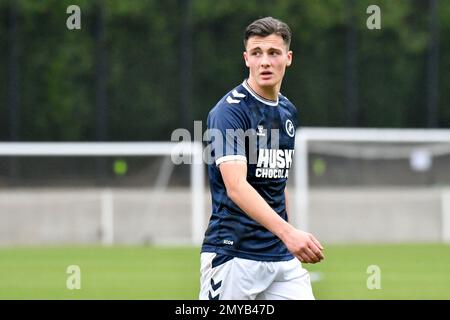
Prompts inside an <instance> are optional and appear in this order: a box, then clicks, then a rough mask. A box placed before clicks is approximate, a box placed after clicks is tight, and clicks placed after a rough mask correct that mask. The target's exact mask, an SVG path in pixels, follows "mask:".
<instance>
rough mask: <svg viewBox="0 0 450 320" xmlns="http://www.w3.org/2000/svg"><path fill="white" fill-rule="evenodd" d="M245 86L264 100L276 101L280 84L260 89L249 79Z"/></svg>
mask: <svg viewBox="0 0 450 320" xmlns="http://www.w3.org/2000/svg"><path fill="white" fill-rule="evenodd" d="M247 84H248V85H249V87H250V88H252V90H253V91H255V92H256V93H257V94H258V95H259V96H261V97H263V98H264V99H267V100H272V101H277V98H278V93H279V92H280V84H278V85H276V86H273V87H260V86H258V85H257V84H256V82H255V81H253V79H252V78H251V77H250V78H249V79H248V80H247Z"/></svg>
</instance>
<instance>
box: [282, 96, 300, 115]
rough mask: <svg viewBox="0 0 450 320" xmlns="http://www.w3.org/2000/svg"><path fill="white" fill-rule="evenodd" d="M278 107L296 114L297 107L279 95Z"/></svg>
mask: <svg viewBox="0 0 450 320" xmlns="http://www.w3.org/2000/svg"><path fill="white" fill-rule="evenodd" d="M279 105H280V106H281V107H283V108H285V109H287V110H288V111H290V112H291V113H297V107H296V106H295V105H294V104H293V103H292V102H291V101H290V100H289V99H288V98H287V97H286V96H284V95H282V94H281V93H280V94H279Z"/></svg>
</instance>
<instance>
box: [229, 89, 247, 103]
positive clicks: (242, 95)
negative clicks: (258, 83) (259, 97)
mask: <svg viewBox="0 0 450 320" xmlns="http://www.w3.org/2000/svg"><path fill="white" fill-rule="evenodd" d="M231 95H232V96H233V98H245V94H242V93H239V92H237V91H236V90H233V92H231ZM233 98H232V97H231V96H228V97H227V102H228V103H230V104H231V103H239V102H241V100H237V99H233Z"/></svg>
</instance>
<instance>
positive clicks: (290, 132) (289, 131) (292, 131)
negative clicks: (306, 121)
mask: <svg viewBox="0 0 450 320" xmlns="http://www.w3.org/2000/svg"><path fill="white" fill-rule="evenodd" d="M285 128H286V133H287V134H288V135H289V137H293V136H294V134H295V128H294V124H293V123H292V121H291V120H290V119H287V120H286V125H285Z"/></svg>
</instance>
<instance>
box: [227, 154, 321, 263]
mask: <svg viewBox="0 0 450 320" xmlns="http://www.w3.org/2000/svg"><path fill="white" fill-rule="evenodd" d="M219 169H220V172H221V174H222V178H223V181H224V183H225V187H226V189H227V194H228V196H229V197H230V199H231V200H233V202H234V203H235V204H236V205H238V206H239V207H240V208H241V209H242V210H243V211H244V212H245V213H247V214H248V215H249V216H250V217H251V218H252V219H254V220H255V221H257V222H259V223H260V224H261V225H263V226H264V227H265V228H266V229H268V230H269V231H271V232H272V233H273V234H275V235H276V236H277V237H279V238H280V239H281V241H283V242H284V244H285V245H286V247H287V248H288V250H289V251H290V252H292V254H293V255H294V256H296V257H297V258H298V259H299V260H300V261H302V262H306V263H316V262H319V261H321V260H322V259H323V258H324V256H323V253H322V250H323V247H322V245H321V244H320V243H319V241H317V239H316V238H315V237H314V236H313V235H312V234H310V233H307V232H304V231H301V230H298V229H295V228H294V227H293V226H292V225H290V224H289V223H288V222H286V221H285V220H284V219H283V218H281V217H280V216H279V215H278V214H277V213H276V212H275V211H274V210H273V209H272V208H271V207H270V206H269V205H268V204H267V202H266V201H265V200H264V199H263V198H262V197H261V196H260V195H259V193H258V192H257V191H256V190H255V189H254V188H253V187H252V186H251V185H250V184H249V183H248V182H247V179H246V177H247V164H246V163H245V162H244V161H227V162H223V163H221V164H220V166H219Z"/></svg>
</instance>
